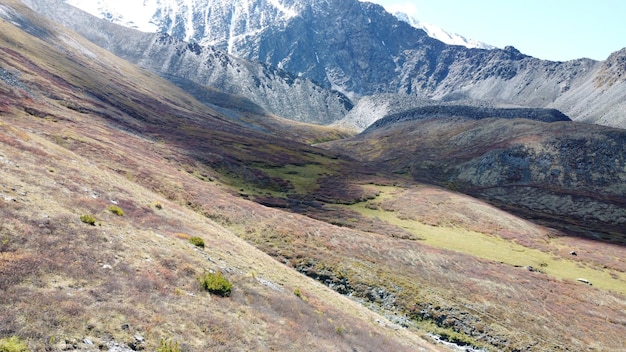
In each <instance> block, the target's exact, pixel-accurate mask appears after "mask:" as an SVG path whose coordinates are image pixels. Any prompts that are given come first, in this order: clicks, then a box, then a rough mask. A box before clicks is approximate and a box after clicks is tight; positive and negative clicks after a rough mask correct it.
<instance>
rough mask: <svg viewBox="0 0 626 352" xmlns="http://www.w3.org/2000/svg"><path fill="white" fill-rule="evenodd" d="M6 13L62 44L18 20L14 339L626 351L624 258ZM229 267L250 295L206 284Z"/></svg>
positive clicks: (10, 105)
mask: <svg viewBox="0 0 626 352" xmlns="http://www.w3.org/2000/svg"><path fill="white" fill-rule="evenodd" d="M2 3H3V4H4V6H9V5H10V7H11V8H14V9H18V10H19V11H15V12H16V14H13V16H17V15H18V14H19V13H22V16H25V17H24V18H21V19H20V18H13V21H12V22H17V23H21V27H22V28H30V29H32V28H34V29H38V30H35V31H31V32H33V33H35V34H37V33H39V34H41V33H45V36H43V37H44V38H47V39H46V41H42V40H38V39H36V38H34V37H32V36H30V35H28V34H26V33H24V31H22V30H21V29H19V28H17V27H16V26H14V25H12V24H11V23H9V22H7V21H2V22H1V23H0V25H1V26H2V27H1V28H0V50H1V51H2V53H1V55H0V65H1V66H0V67H2V71H0V73H1V74H2V75H1V76H0V77H1V80H0V91H1V94H2V95H1V97H2V98H1V101H0V117H1V122H2V125H1V126H0V138H1V141H2V143H1V144H0V148H1V149H0V163H1V164H0V166H1V168H0V173H1V174H0V192H1V196H2V198H0V212H1V213H0V216H1V218H2V220H3V221H2V225H1V227H0V235H1V236H0V238H1V239H2V242H1V243H2V247H0V255H1V257H0V285H2V287H0V289H1V290H2V293H3V294H2V296H0V310H1V311H0V319H1V320H0V334H1V335H2V336H3V337H4V336H11V335H17V336H20V337H21V338H22V339H24V340H26V341H27V342H28V344H29V345H30V346H31V347H32V348H33V349H37V350H41V349H45V348H48V349H52V350H57V349H63V348H72V347H73V345H74V344H75V345H76V346H77V347H78V348H81V349H94V350H95V349H98V348H100V346H101V347H102V348H106V345H107V343H112V341H116V342H120V343H126V344H130V345H135V347H138V346H137V345H138V344H139V345H142V344H141V343H138V342H137V338H136V337H135V335H140V337H143V338H145V340H146V342H144V343H143V346H145V347H146V348H148V349H154V348H155V347H156V346H158V343H159V341H160V339H161V338H166V339H172V340H175V341H179V342H181V343H182V344H183V347H184V350H191V351H196V350H197V351H201V350H358V351H362V350H372V351H376V350H420V348H424V349H426V350H432V349H436V348H437V347H436V346H433V345H429V344H428V343H426V342H424V340H422V339H421V338H420V337H419V336H421V335H423V334H424V332H427V331H428V332H435V333H438V334H440V335H443V336H446V337H448V338H449V339H450V340H457V341H460V342H462V343H470V344H474V345H479V346H485V347H488V348H489V349H490V350H505V351H507V350H555V349H557V350H558V349H563V350H566V349H569V350H582V349H595V350H603V351H604V350H607V351H611V350H613V351H618V350H620V349H621V348H623V345H622V336H623V335H624V332H625V331H626V315H625V313H624V312H626V299H625V298H624V294H625V293H626V284H625V282H626V280H625V277H624V271H625V268H624V267H623V263H622V260H621V258H623V257H624V255H625V254H626V252H625V250H624V248H623V247H620V246H611V245H609V244H602V243H588V242H584V241H582V240H580V239H578V238H573V237H562V236H560V235H561V233H559V232H558V231H554V230H550V229H547V228H543V227H540V226H537V225H535V224H533V223H530V222H527V221H524V220H521V219H519V218H516V217H514V216H511V215H509V214H507V213H505V212H502V211H499V210H497V209H495V208H494V207H492V206H489V205H487V204H484V203H482V202H479V201H477V200H475V199H472V198H469V197H465V196H461V195H459V194H456V193H453V192H449V191H446V190H444V189H441V188H436V187H431V186H424V185H420V184H416V183H414V182H409V181H406V180H402V179H396V178H393V177H390V176H388V175H386V174H385V173H384V172H382V171H380V172H379V171H378V170H368V169H366V168H365V167H364V166H362V165H358V164H355V163H354V162H353V161H351V160H350V159H349V158H347V157H345V156H342V155H341V154H337V153H336V152H332V153H331V152H327V151H324V150H320V149H317V148H313V147H310V146H307V145H303V144H299V143H295V142H293V141H289V140H285V139H283V138H280V139H277V138H275V137H274V136H273V135H272V134H271V133H261V132H255V131H254V130H252V129H250V128H247V127H245V126H242V124H241V123H239V122H237V121H233V120H231V119H227V118H225V117H224V116H222V115H220V114H218V113H216V112H215V111H212V110H210V109H208V108H207V107H206V106H204V105H202V104H200V103H198V102H197V101H196V100H194V99H193V98H191V97H190V96H188V95H187V94H185V93H184V92H182V91H180V90H179V89H177V88H176V87H173V86H171V85H170V84H168V83H166V82H165V81H163V80H160V79H158V78H156V77H154V76H153V75H150V74H148V73H146V72H144V71H140V70H138V69H136V68H135V67H133V66H131V65H129V64H128V63H126V62H124V61H121V60H118V59H116V58H115V57H112V56H110V55H109V54H107V53H106V52H103V51H101V50H99V49H98V48H96V47H93V46H91V45H89V44H88V43H87V42H85V41H83V40H81V39H80V37H78V36H76V35H75V34H71V33H68V32H66V31H64V30H62V29H60V28H56V27H54V26H53V25H51V24H48V23H46V22H43V21H41V20H40V19H38V18H37V17H36V16H34V15H32V14H28V12H26V11H25V10H23V9H21V8H20V6H19V5H18V4H17V3H15V2H10V1H3V2H2ZM5 10H6V8H5ZM19 21H21V22H19ZM27 22H28V23H29V26H31V27H29V26H26V25H25V24H26V23H27ZM250 121H253V120H250ZM277 121H278V120H277ZM274 126H276V128H277V130H278V129H279V128H282V127H281V126H282V125H281V124H280V123H278V122H277V123H276V124H275V125H274ZM298 128H301V129H302V130H306V131H307V132H306V133H307V134H310V136H312V135H314V134H315V133H317V132H311V131H309V130H307V129H306V128H305V127H303V126H302V125H299V127H298ZM331 134H332V133H331ZM307 138H309V137H307ZM246 198H248V199H254V200H257V201H258V202H263V203H266V204H269V205H272V206H274V207H286V208H287V209H289V210H292V212H286V211H284V210H281V209H276V208H268V207H264V206H261V205H259V204H258V203H255V202H251V201H249V200H248V199H246ZM114 203H117V205H118V206H119V207H120V208H122V209H123V210H124V215H123V216H121V217H120V216H118V215H115V214H113V213H112V212H110V211H109V210H108V208H109V206H110V205H112V204H114ZM157 205H158V206H157ZM296 211H297V212H302V213H305V214H308V215H310V216H311V217H305V216H302V215H299V214H296V213H294V212H296ZM84 214H92V215H94V216H95V218H96V224H97V226H90V225H87V224H85V223H83V222H81V220H80V216H81V215H84ZM313 217H314V218H318V219H322V220H324V221H320V220H315V219H313ZM332 224H336V225H332ZM337 225H340V226H337ZM191 236H199V237H201V238H203V239H204V242H205V249H203V250H201V249H199V248H196V247H194V246H192V245H191V244H189V242H188V238H189V237H191ZM240 238H242V239H245V240H246V241H247V242H244V241H242V240H241V239H240ZM459 243H461V244H466V245H465V246H456V245H457V244H459ZM472 243H478V244H479V245H472ZM250 244H253V245H254V247H253V246H251V245H250ZM257 248H258V249H261V250H262V251H263V252H265V253H267V254H269V255H270V256H271V257H273V258H274V259H271V258H270V257H268V256H267V255H266V254H264V253H262V252H260V251H258V250H257ZM572 248H574V249H576V250H577V251H578V252H579V253H580V254H579V255H578V256H577V257H572V256H571V255H570V254H569V253H568V252H569V250H571V249H572ZM501 253H504V256H503V255H501ZM275 259H277V260H278V261H280V262H282V263H283V264H284V265H283V264H279V263H278V262H277V261H276V260H275ZM528 265H531V266H532V267H533V268H537V270H533V271H529V270H528V269H527V268H526V266H528ZM293 269H296V270H297V271H299V272H301V273H303V274H305V275H308V276H309V277H312V278H315V279H316V280H318V281H321V282H323V283H324V284H325V285H327V286H331V287H332V288H333V289H334V290H335V291H338V292H340V293H343V294H346V295H351V296H352V298H353V300H348V299H345V298H344V297H341V296H339V295H337V294H336V293H334V292H332V291H330V290H328V289H327V288H326V287H325V286H323V285H320V284H318V283H315V282H314V281H312V280H310V279H308V278H305V277H304V276H302V275H300V274H297V273H296V271H294V270H293ZM208 270H213V271H221V272H223V273H224V275H225V276H226V277H227V278H228V279H229V280H230V281H231V282H232V283H233V292H232V295H231V296H230V297H228V298H221V297H216V296H212V295H210V294H208V293H206V292H203V291H202V290H200V288H199V285H198V283H197V282H196V277H197V276H198V275H200V274H201V273H203V272H205V271H208ZM590 275H591V276H590ZM582 276H584V277H587V278H588V279H589V280H591V281H592V282H593V283H594V286H588V285H585V284H582V283H580V282H577V281H576V278H577V277H582ZM296 292H297V293H298V295H296ZM355 300H356V301H360V302H362V305H358V304H356V303H355V302H354V301H355ZM363 306H368V307H371V308H372V309H373V310H375V311H378V312H379V314H375V313H373V312H371V311H370V310H367V309H364V308H363ZM383 316H384V317H383ZM401 326H405V327H406V328H404V327H401ZM85 339H88V340H89V341H92V342H95V345H94V346H91V347H90V345H87V344H86V343H85V342H86V340H85ZM98 345H100V346H98ZM139 347H140V346H139Z"/></svg>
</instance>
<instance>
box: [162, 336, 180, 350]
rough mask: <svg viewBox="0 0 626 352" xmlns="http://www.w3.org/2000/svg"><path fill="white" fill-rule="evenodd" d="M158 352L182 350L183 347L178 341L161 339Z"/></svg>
mask: <svg viewBox="0 0 626 352" xmlns="http://www.w3.org/2000/svg"><path fill="white" fill-rule="evenodd" d="M156 352H181V349H180V347H178V341H176V342H172V341H171V340H165V339H161V344H160V345H159V348H157V350H156Z"/></svg>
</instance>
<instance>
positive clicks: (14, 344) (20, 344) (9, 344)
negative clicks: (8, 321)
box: [0, 336, 30, 352]
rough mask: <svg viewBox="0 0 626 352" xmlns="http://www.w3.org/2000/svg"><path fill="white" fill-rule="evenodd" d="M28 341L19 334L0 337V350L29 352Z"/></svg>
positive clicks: (1, 351)
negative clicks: (21, 338)
mask: <svg viewBox="0 0 626 352" xmlns="http://www.w3.org/2000/svg"><path fill="white" fill-rule="evenodd" d="M28 351H30V350H29V349H28V347H27V346H26V343H25V342H24V341H22V340H20V338H19V337H17V336H12V337H5V338H3V339H0V352H28Z"/></svg>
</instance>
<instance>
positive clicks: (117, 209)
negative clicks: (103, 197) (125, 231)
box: [109, 205, 124, 216]
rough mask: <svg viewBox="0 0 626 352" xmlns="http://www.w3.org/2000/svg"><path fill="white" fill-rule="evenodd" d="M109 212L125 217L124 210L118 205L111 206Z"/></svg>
mask: <svg viewBox="0 0 626 352" xmlns="http://www.w3.org/2000/svg"><path fill="white" fill-rule="evenodd" d="M109 211H110V212H111V213H113V214H115V215H117V216H124V210H122V208H120V207H118V206H117V205H111V206H110V207H109Z"/></svg>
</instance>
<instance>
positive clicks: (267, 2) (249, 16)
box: [65, 0, 298, 47]
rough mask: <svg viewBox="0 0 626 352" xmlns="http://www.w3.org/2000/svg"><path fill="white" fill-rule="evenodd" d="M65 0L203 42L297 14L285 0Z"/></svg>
mask: <svg viewBox="0 0 626 352" xmlns="http://www.w3.org/2000/svg"><path fill="white" fill-rule="evenodd" d="M65 1H66V2H67V3H68V4H70V5H72V6H75V7H78V8H80V9H82V10H83V11H86V12H88V13H90V14H92V15H94V16H96V17H100V18H104V19H107V20H109V21H111V22H113V23H116V24H120V25H122V26H125V27H131V28H135V29H138V30H141V31H144V32H166V33H169V34H173V35H175V36H176V37H178V38H181V39H185V40H187V41H192V40H193V41H197V42H200V43H203V44H216V43H231V42H233V41H236V40H237V39H238V38H240V37H245V36H247V35H251V34H254V33H256V32H258V31H260V30H262V29H264V28H265V27H267V26H269V25H277V24H280V23H285V22H286V21H287V20H289V19H290V18H293V17H294V16H297V15H298V12H297V10H296V9H294V8H292V7H290V6H289V5H288V3H289V2H288V1H285V0H238V1H232V0H65ZM260 13H262V16H259V14H260ZM229 47H230V45H229Z"/></svg>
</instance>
